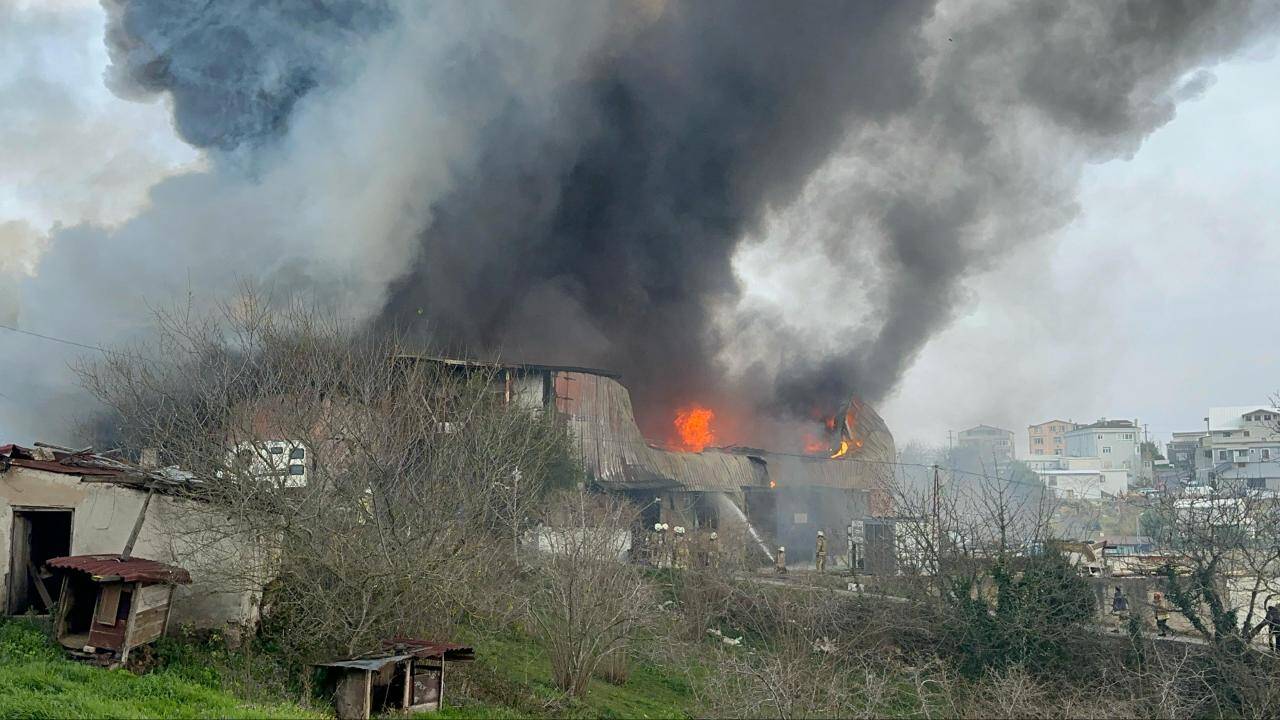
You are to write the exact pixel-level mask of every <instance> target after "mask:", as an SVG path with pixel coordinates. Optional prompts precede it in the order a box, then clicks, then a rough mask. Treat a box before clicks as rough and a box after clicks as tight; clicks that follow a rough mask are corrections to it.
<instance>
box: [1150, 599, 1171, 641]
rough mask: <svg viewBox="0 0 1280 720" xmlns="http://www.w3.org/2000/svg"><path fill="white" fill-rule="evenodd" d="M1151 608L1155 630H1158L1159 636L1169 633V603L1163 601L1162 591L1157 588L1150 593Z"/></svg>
mask: <svg viewBox="0 0 1280 720" xmlns="http://www.w3.org/2000/svg"><path fill="white" fill-rule="evenodd" d="M1151 609H1152V612H1154V613H1155V616H1156V630H1159V631H1160V637H1164V636H1166V635H1168V634H1169V605H1168V603H1166V602H1165V599H1164V593H1162V592H1160V591H1159V590H1157V591H1155V592H1154V593H1152V595H1151Z"/></svg>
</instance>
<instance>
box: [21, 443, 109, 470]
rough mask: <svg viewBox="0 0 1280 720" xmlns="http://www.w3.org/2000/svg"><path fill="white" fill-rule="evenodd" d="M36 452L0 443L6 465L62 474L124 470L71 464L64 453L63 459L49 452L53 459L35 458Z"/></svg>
mask: <svg viewBox="0 0 1280 720" xmlns="http://www.w3.org/2000/svg"><path fill="white" fill-rule="evenodd" d="M37 454H38V453H37V452H36V451H35V450H32V449H31V448H25V447H22V446H21V445H13V444H10V445H0V460H3V462H4V463H5V464H8V465H16V466H18V467H25V468H31V469H33V470H44V471H45V472H51V473H61V474H63V475H99V476H118V475H123V474H124V470H121V469H119V468H111V467H93V466H88V467H86V466H81V465H72V464H70V463H68V462H65V459H66V458H67V457H69V456H68V455H66V454H64V455H63V459H58V458H57V456H56V455H55V454H53V453H52V452H50V457H52V458H53V459H47V460H44V459H37Z"/></svg>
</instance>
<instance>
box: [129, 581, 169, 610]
mask: <svg viewBox="0 0 1280 720" xmlns="http://www.w3.org/2000/svg"><path fill="white" fill-rule="evenodd" d="M168 604H169V586H168V585H163V584H162V585H147V586H145V587H143V588H141V589H140V590H138V592H136V593H134V598H133V606H134V607H136V608H137V609H138V612H139V613H143V612H146V611H148V610H151V609H153V608H158V607H163V606H165V605H168Z"/></svg>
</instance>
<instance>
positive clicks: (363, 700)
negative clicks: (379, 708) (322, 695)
mask: <svg viewBox="0 0 1280 720" xmlns="http://www.w3.org/2000/svg"><path fill="white" fill-rule="evenodd" d="M341 672H342V676H341V677H340V678H339V679H338V686H337V688H336V689H335V690H334V693H333V711H334V715H335V716H336V717H337V719H338V720H368V719H369V711H370V707H369V706H370V702H371V699H372V698H371V696H372V690H373V682H372V680H373V673H371V672H369V671H368V670H355V669H348V670H342V671H341Z"/></svg>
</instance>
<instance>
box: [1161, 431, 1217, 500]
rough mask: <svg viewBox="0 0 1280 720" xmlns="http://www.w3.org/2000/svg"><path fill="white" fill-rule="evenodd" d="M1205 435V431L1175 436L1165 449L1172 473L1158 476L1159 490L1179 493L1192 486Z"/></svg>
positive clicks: (1178, 433)
mask: <svg viewBox="0 0 1280 720" xmlns="http://www.w3.org/2000/svg"><path fill="white" fill-rule="evenodd" d="M1205 434H1206V433H1205V432H1204V431H1203V430H1198V431H1195V432H1176V433H1174V434H1173V439H1171V440H1170V441H1169V442H1168V443H1167V444H1165V448H1164V453H1165V457H1166V458H1168V460H1169V468H1170V469H1171V473H1168V474H1164V475H1163V476H1159V475H1158V476H1157V478H1156V488H1157V489H1160V490H1164V491H1166V492H1177V491H1179V490H1181V489H1182V488H1184V487H1186V486H1188V485H1191V484H1192V482H1193V481H1194V480H1195V477H1196V457H1197V456H1198V455H1199V454H1200V453H1201V448H1200V441H1201V439H1202V438H1204V436H1205ZM1170 480H1172V481H1173V482H1170Z"/></svg>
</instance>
